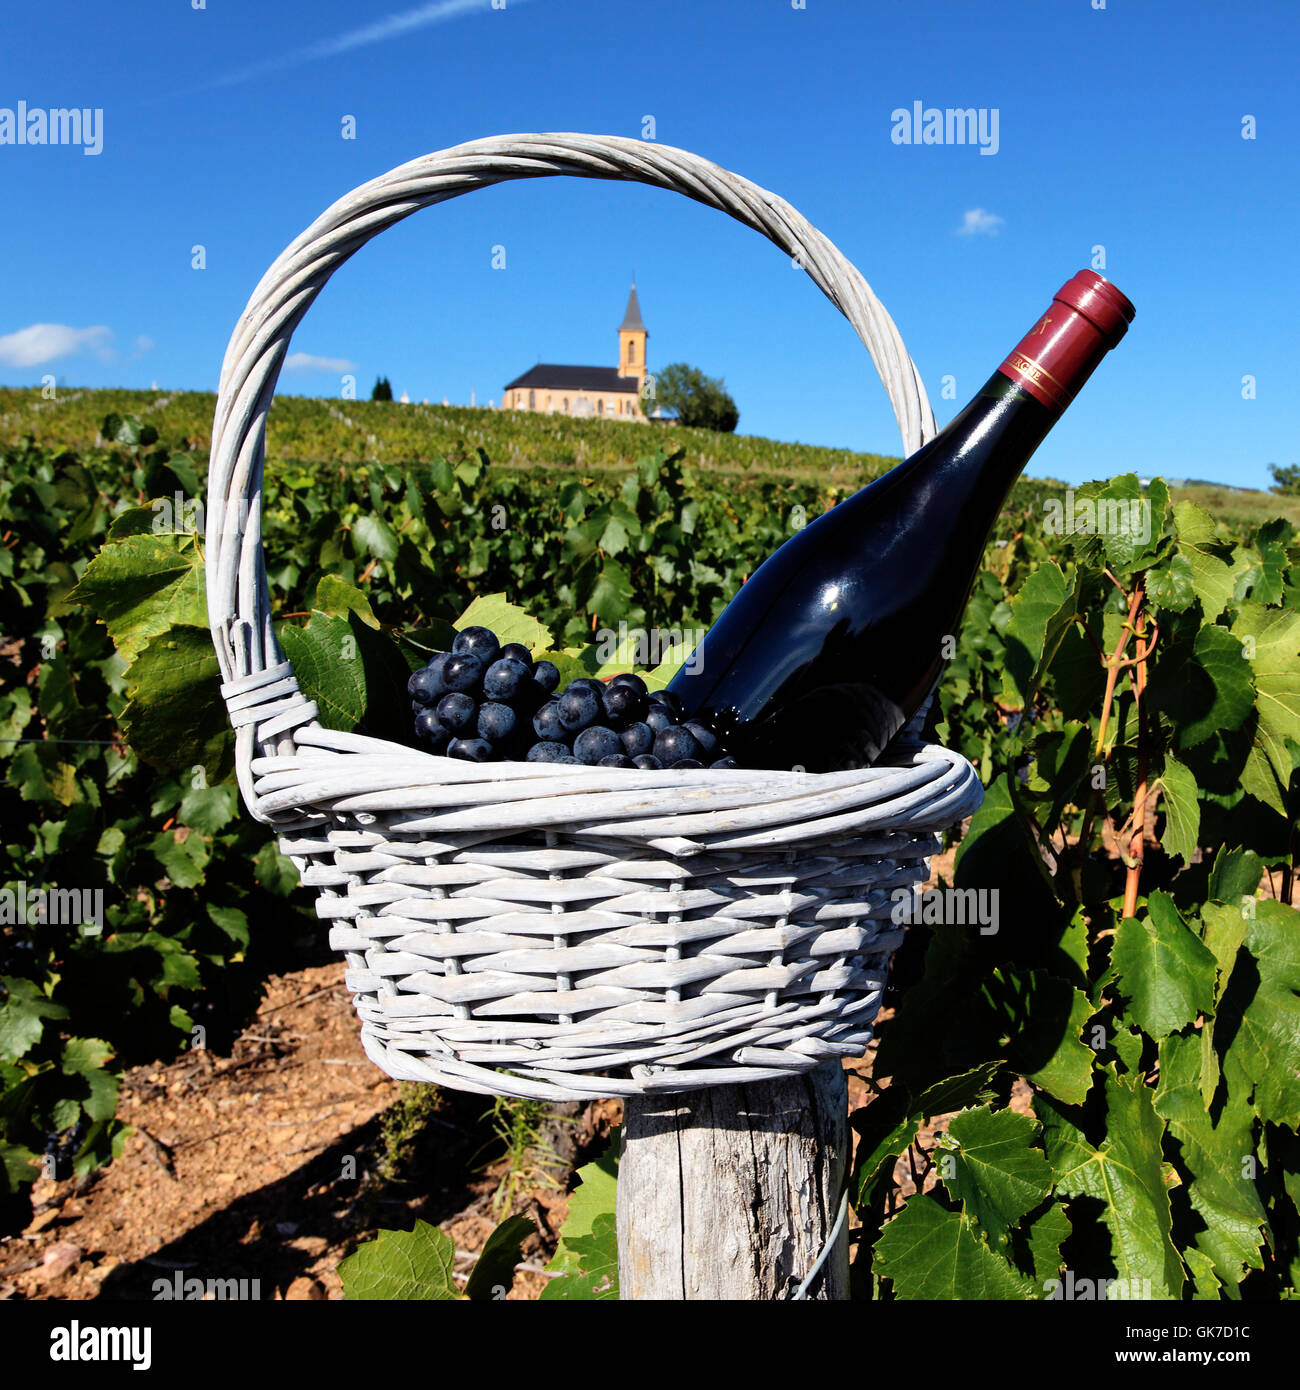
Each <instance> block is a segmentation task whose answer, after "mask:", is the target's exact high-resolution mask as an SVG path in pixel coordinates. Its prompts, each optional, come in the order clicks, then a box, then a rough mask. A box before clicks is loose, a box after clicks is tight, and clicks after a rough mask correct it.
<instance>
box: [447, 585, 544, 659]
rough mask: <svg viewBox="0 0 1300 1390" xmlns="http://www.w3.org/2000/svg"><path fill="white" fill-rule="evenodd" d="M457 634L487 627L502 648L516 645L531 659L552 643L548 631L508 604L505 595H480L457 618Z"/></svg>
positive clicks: (521, 610) (517, 608) (533, 619)
mask: <svg viewBox="0 0 1300 1390" xmlns="http://www.w3.org/2000/svg"><path fill="white" fill-rule="evenodd" d="M453 626H454V627H455V628H456V630H457V631H458V632H459V631H461V630H462V629H463V628H467V627H490V628H491V629H492V631H493V632H495V633H496V635H497V637H498V638H499V639H500V642H501V645H502V646H503V647H504V646H506V645H508V644H509V643H511V642H519V643H521V644H522V645H523V646H525V647H527V648H528V650H529V651H530V652H532V653H533V654H534V656H535V655H536V654H537V653H538V652H543V651H546V650H547V649H548V648H550V647H551V646H552V645H553V644H554V640H555V639H554V638H553V637H552V636H551V633H550V630H549V629H548V628H546V627H544V626H543V625H542V624H541V623H539V622H538V621H537V619H536V618H532V617H530V616H529V615H528V614H527V613H526V612H525V611H524V609H522V608H519V607H517V606H516V605H515V604H513V603H511V602H510V600H509V599H508V598H506V596H505V594H480V595H479V596H478V598H476V599H475V600H474V601H473V603H471V604H470V606H469V607H468V608H467V609H466V610H465V611H464V612H463V613H462V614H461V615H460V617H459V618H457V619H456V621H455V623H454V624H453Z"/></svg>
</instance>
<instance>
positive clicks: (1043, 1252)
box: [1029, 1202, 1070, 1292]
mask: <svg viewBox="0 0 1300 1390" xmlns="http://www.w3.org/2000/svg"><path fill="white" fill-rule="evenodd" d="M1069 1237H1070V1218H1069V1216H1068V1215H1067V1214H1066V1210H1065V1205H1064V1203H1062V1202H1053V1203H1052V1205H1051V1206H1050V1207H1048V1208H1047V1210H1046V1211H1044V1212H1043V1214H1042V1215H1041V1216H1039V1217H1036V1218H1035V1219H1034V1221H1032V1222H1031V1223H1030V1226H1029V1257H1030V1259H1031V1260H1032V1261H1033V1265H1034V1278H1035V1279H1036V1280H1037V1281H1038V1284H1039V1286H1040V1287H1041V1288H1042V1289H1043V1290H1044V1292H1046V1290H1047V1286H1048V1281H1049V1280H1052V1279H1056V1278H1058V1277H1059V1276H1060V1273H1061V1270H1062V1268H1063V1267H1064V1261H1063V1260H1062V1258H1061V1246H1062V1245H1063V1244H1064V1243H1065V1242H1066V1241H1067V1240H1068V1239H1069Z"/></svg>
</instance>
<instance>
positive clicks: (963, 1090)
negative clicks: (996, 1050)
mask: <svg viewBox="0 0 1300 1390" xmlns="http://www.w3.org/2000/svg"><path fill="white" fill-rule="evenodd" d="M1001 1065H1002V1064H1001V1063H1000V1062H985V1063H984V1064H983V1065H982V1066H978V1067H973V1068H972V1069H971V1070H970V1071H965V1072H962V1074H961V1075H960V1076H950V1077H948V1078H947V1080H945V1081H936V1082H935V1084H934V1085H933V1086H928V1087H927V1088H926V1089H925V1090H924V1091H922V1092H921V1094H920V1095H919V1096H917V1098H916V1100H915V1101H914V1102H913V1103H912V1104H911V1105H910V1106H909V1107H908V1109H909V1110H911V1112H912V1114H914V1115H919V1116H921V1117H922V1118H923V1119H927V1120H928V1119H930V1118H931V1117H932V1116H935V1115H949V1114H951V1113H952V1112H953V1111H954V1110H960V1109H961V1108H962V1107H963V1106H966V1105H973V1104H974V1103H975V1102H976V1101H981V1102H982V1101H985V1100H988V1099H990V1092H989V1089H988V1088H989V1087H990V1086H991V1085H992V1084H993V1078H994V1077H995V1076H996V1075H997V1074H998V1069H999V1067H1000V1066H1001Z"/></svg>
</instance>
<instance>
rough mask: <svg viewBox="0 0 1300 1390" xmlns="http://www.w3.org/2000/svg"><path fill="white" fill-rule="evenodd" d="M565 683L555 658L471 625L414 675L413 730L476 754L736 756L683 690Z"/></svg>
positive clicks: (678, 760)
mask: <svg viewBox="0 0 1300 1390" xmlns="http://www.w3.org/2000/svg"><path fill="white" fill-rule="evenodd" d="M559 684H560V673H559V671H558V670H557V669H556V668H555V665H554V664H553V663H552V662H550V661H538V662H534V661H533V659H532V656H531V654H530V653H529V651H528V649H527V647H524V646H522V645H521V644H520V643H518V642H508V643H506V645H505V646H502V645H501V643H500V641H499V640H498V639H497V636H496V634H495V633H494V632H493V631H492V630H491V629H490V628H486V627H467V628H465V629H464V630H463V631H461V632H459V633H457V634H456V640H455V641H454V642H453V643H452V648H451V651H449V652H442V653H440V654H439V655H438V656H435V657H434V658H433V660H432V661H430V662H429V664H428V665H427V666H425V667H424V668H423V669H422V670H419V671H416V672H414V673H413V674H412V676H411V678H410V680H409V681H408V682H407V686H406V688H407V691H408V692H409V694H410V696H411V707H412V710H413V712H414V714H415V736H416V738H417V739H418V740H419V742H420V744H421V745H422V746H423V747H424V748H427V749H428V750H429V751H430V752H433V753H442V754H445V755H446V756H447V757H450V758H463V759H464V760H465V761H467V762H474V763H487V762H500V761H511V762H519V761H523V762H530V763H583V764H586V765H588V766H591V767H636V768H642V769H659V768H692V767H735V766H736V762H735V760H734V759H733V758H729V757H727V756H725V750H724V749H722V748H720V747H719V746H718V740H717V736H716V735H715V734H714V733H713V732H712V731H711V730H709V729H708V728H706V727H705V726H704V725H703V724H701V723H699V722H698V721H696V720H693V719H688V718H686V712H685V710H684V709H683V708H682V703H681V701H680V700H679V699H678V698H677V696H676V695H673V694H672V693H671V692H669V691H666V690H657V691H648V690H647V689H646V686H645V682H644V681H643V680H642V679H641V677H640V676H633V675H621V676H615V677H614V678H613V679H612V680H610V681H609V682H608V683H605V682H603V681H598V680H593V679H591V678H590V677H588V676H583V677H581V678H580V679H578V680H575V681H570V682H569V684H568V685H567V686H566V687H565V688H564V690H563V691H559ZM557 692H558V693H557Z"/></svg>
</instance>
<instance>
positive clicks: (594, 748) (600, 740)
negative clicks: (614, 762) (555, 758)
mask: <svg viewBox="0 0 1300 1390" xmlns="http://www.w3.org/2000/svg"><path fill="white" fill-rule="evenodd" d="M622 752H623V741H622V740H621V739H620V738H619V736H618V735H617V734H616V733H615V732H614V730H613V729H605V728H602V727H601V726H600V725H599V724H597V725H595V726H594V727H592V728H590V729H584V730H583V731H582V732H581V733H580V734H579V735H578V737H577V738H575V739H574V740H573V756H574V757H575V758H577V759H578V761H579V762H581V763H598V762H600V760H601V759H602V758H612V757H616V756H618V755H620V754H621V753H622Z"/></svg>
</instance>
